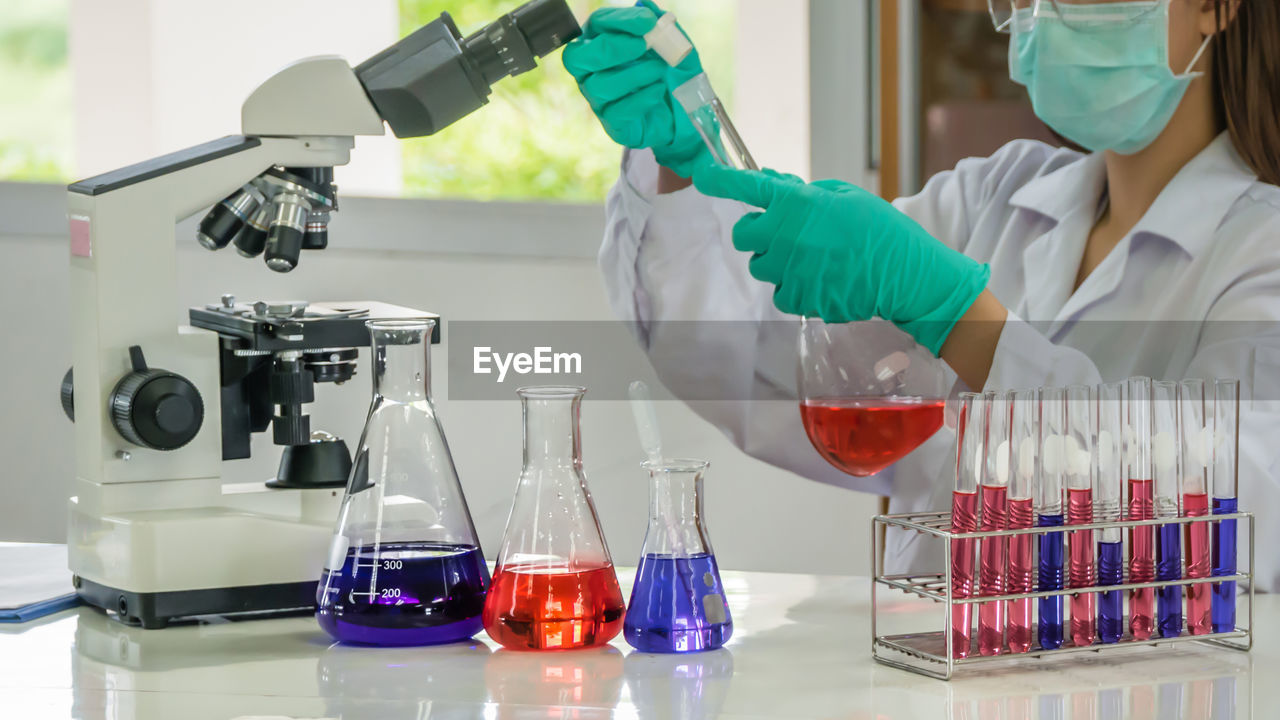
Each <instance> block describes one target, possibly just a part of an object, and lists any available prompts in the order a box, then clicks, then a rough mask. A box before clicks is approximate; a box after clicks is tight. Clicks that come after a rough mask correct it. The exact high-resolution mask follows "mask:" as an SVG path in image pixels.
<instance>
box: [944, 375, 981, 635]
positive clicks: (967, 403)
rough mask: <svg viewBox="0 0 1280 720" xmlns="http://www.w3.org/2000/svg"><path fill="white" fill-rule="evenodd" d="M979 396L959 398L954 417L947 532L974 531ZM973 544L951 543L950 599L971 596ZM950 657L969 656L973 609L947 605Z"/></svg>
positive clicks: (978, 474)
mask: <svg viewBox="0 0 1280 720" xmlns="http://www.w3.org/2000/svg"><path fill="white" fill-rule="evenodd" d="M985 405H986V404H985V403H984V402H983V399H982V396H981V395H978V394H977V393H961V394H960V413H959V415H958V416H957V424H956V437H957V440H958V443H957V446H956V484H955V491H954V492H953V493H952V496H951V531H952V532H956V533H971V532H976V531H977V530H978V479H979V478H980V477H981V476H982V464H983V457H984V455H985V449H984V446H985V444H986V429H987V428H986V413H985ZM976 546H977V540H976V539H974V538H963V537H962V538H956V539H954V540H952V541H951V597H953V598H956V599H961V598H968V597H972V596H973V592H974V572H973V570H974V559H975V554H976V553H975V551H976V549H977V548H976ZM950 633H951V635H950V637H951V656H952V657H955V658H964V657H968V656H969V652H970V650H971V647H972V640H973V605H971V604H969V603H965V604H963V605H956V604H952V605H951V628H950Z"/></svg>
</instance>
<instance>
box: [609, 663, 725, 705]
mask: <svg viewBox="0 0 1280 720" xmlns="http://www.w3.org/2000/svg"><path fill="white" fill-rule="evenodd" d="M623 670H624V672H625V674H626V677H627V690H628V692H629V693H630V695H631V702H632V703H633V704H634V705H635V709H636V712H637V714H638V715H639V716H640V718H641V720H667V719H668V718H680V719H681V720H701V719H702V718H714V717H718V716H719V715H720V712H721V710H722V709H723V708H724V701H725V697H726V696H727V695H728V694H729V685H730V683H731V682H732V680H733V653H732V652H730V651H729V650H727V649H725V648H721V649H719V650H713V651H711V652H704V653H692V654H688V655H650V654H646V653H631V654H630V655H628V656H627V659H626V662H625V663H623Z"/></svg>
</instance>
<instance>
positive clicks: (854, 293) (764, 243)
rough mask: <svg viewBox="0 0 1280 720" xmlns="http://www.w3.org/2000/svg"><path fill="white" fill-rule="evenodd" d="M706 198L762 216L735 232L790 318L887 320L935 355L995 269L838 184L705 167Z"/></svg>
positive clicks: (755, 272) (698, 181)
mask: <svg viewBox="0 0 1280 720" xmlns="http://www.w3.org/2000/svg"><path fill="white" fill-rule="evenodd" d="M693 180H694V184H695V185H696V186H697V188H698V190H700V191H701V192H702V193H704V194H706V195H712V196H715V197H721V198H729V199H733V200H739V201H741V202H744V203H746V204H748V205H754V206H756V207H760V208H764V212H762V213H751V214H749V215H747V216H746V217H744V218H743V219H742V220H740V221H739V222H738V224H737V225H736V226H735V227H734V229H733V245H734V247H736V248H737V249H738V250H741V251H743V252H749V253H754V254H755V256H754V257H753V258H752V259H751V263H750V270H751V274H752V276H754V277H755V278H757V279H759V280H762V281H764V282H768V283H772V284H774V285H776V286H777V289H776V291H775V292H774V296H773V301H774V304H775V305H777V306H778V309H779V310H781V311H782V312H785V313H789V314H793V315H803V316H805V317H818V318H822V319H823V320H825V321H826V322H830V323H845V322H855V321H861V320H870V319H872V318H884V319H885V320H889V321H891V322H893V323H894V324H895V325H897V326H898V327H899V328H901V329H902V330H904V331H906V332H907V333H908V334H910V335H911V336H912V337H914V338H915V339H916V341H917V342H919V343H920V344H921V345H923V346H925V347H926V348H928V349H929V350H930V351H932V352H933V354H934V355H937V354H938V353H939V351H940V350H941V349H942V344H943V343H944V342H946V340H947V336H948V335H950V334H951V330H952V329H953V328H954V327H955V324H956V321H958V320H959V319H960V318H961V316H963V315H964V314H965V312H967V311H968V310H969V306H971V305H973V302H974V301H975V300H977V299H978V296H979V295H981V294H982V291H983V290H984V289H986V287H987V281H988V280H989V279H990V277H991V269H990V268H989V267H988V266H986V265H983V264H980V263H978V262H977V261H975V260H973V259H971V258H968V257H965V256H964V255H963V254H961V253H959V252H956V251H955V250H952V249H951V248H949V247H947V246H946V245H943V244H942V243H941V242H939V241H938V240H937V239H935V238H933V237H932V236H931V235H929V233H928V232H926V231H925V229H924V228H922V227H920V225H919V224H917V223H916V222H915V221H914V220H912V219H911V218H910V217H907V216H906V215H905V214H903V213H902V212H900V211H899V210H898V209H897V208H895V207H893V206H892V205H890V204H889V203H887V202H885V201H884V200H882V199H880V198H879V197H877V196H875V195H872V194H871V193H869V192H867V191H865V190H863V189H861V188H858V187H856V186H854V185H850V184H848V183H844V182H840V181H838V180H823V181H821V182H816V183H812V184H806V183H805V182H804V181H802V180H800V179H799V178H796V177H794V176H790V175H781V174H778V173H775V172H772V171H765V172H752V171H749V170H734V169H731V168H725V167H721V166H718V165H705V166H700V167H699V168H698V170H697V172H696V173H695V175H694V178H693Z"/></svg>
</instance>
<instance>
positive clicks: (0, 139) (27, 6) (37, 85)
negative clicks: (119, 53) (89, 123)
mask: <svg viewBox="0 0 1280 720" xmlns="http://www.w3.org/2000/svg"><path fill="white" fill-rule="evenodd" d="M4 4H5V8H4V12H0V88H3V91H2V92H0V180H27V181H50V182H65V181H66V180H67V179H68V178H69V177H70V175H71V160H72V154H71V134H72V115H71V77H70V72H69V70H68V66H67V0H4Z"/></svg>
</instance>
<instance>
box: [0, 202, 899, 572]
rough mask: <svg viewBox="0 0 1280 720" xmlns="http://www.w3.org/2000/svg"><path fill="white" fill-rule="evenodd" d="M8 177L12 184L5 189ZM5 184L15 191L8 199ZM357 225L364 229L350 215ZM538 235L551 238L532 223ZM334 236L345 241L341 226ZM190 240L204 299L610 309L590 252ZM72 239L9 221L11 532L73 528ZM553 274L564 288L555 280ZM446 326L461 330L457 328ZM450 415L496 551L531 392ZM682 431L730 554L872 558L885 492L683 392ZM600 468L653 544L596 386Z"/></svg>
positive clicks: (339, 408) (362, 393) (190, 295)
mask: <svg viewBox="0 0 1280 720" xmlns="http://www.w3.org/2000/svg"><path fill="white" fill-rule="evenodd" d="M3 192H5V189H4V186H3V185H0V193H3ZM4 205H5V203H4V198H0V207H2V206H4ZM348 232H353V233H354V232H357V231H356V230H354V229H349V230H348ZM528 242H530V243H531V244H535V245H536V244H537V243H538V238H536V237H531V238H528ZM334 244H335V246H337V245H340V244H341V243H340V242H339V241H338V240H337V239H336V238H335V242H334ZM182 248H183V249H182V250H181V251H180V252H179V255H178V268H177V272H178V275H179V279H180V281H179V287H180V288H182V291H181V292H182V293H183V295H182V297H180V298H175V300H174V318H175V322H177V321H178V319H179V318H180V317H181V316H182V315H184V309H185V308H186V307H187V306H189V305H196V304H204V303H208V302H213V301H216V299H217V297H218V296H219V295H220V294H221V293H223V292H232V293H235V294H236V295H238V296H239V297H241V298H244V299H251V298H261V297H275V298H281V297H300V298H307V299H311V300H341V299H378V300H383V301H387V302H392V303H398V304H402V305H408V306H411V307H419V308H422V309H425V310H431V311H434V312H439V313H441V314H442V315H444V316H445V317H446V318H450V319H454V320H499V319H501V320H510V319H525V318H527V319H556V320H572V319H584V320H586V319H604V318H607V317H608V310H607V308H606V305H605V300H604V293H603V288H602V286H601V281H600V278H599V274H598V272H597V271H596V269H595V265H594V262H592V261H590V260H588V259H521V258H514V257H506V258H502V257H496V258H495V257H490V258H481V257H475V256H460V255H428V254H423V253H412V252H388V251H351V250H349V251H343V250H340V249H332V250H328V251H325V252H324V253H319V254H315V253H312V254H308V255H307V256H305V257H304V262H303V264H302V265H301V266H300V268H299V270H298V271H297V272H295V273H293V274H291V275H288V276H280V275H277V274H275V273H271V272H269V271H268V270H266V269H265V268H264V266H263V265H262V263H261V262H260V261H259V262H247V261H244V260H242V259H241V258H239V257H238V256H236V255H234V254H232V253H219V254H217V255H213V254H210V253H208V252H205V251H203V250H200V249H199V248H197V247H196V246H195V243H194V242H193V243H190V244H184V245H182ZM66 258H67V250H66V244H65V240H62V239H59V238H56V237H49V236H16V235H7V236H6V235H2V234H0V306H2V307H4V308H5V312H4V313H3V316H2V317H0V337H3V338H4V344H5V352H4V354H3V357H4V360H3V372H0V397H3V398H4V399H5V403H4V408H5V409H4V411H3V413H0V457H3V458H4V461H5V467H4V470H3V472H0V497H4V498H5V501H4V502H2V503H0V540H45V541H59V540H61V539H62V537H63V533H64V528H65V525H64V503H65V501H66V496H67V493H68V488H69V487H70V480H71V478H72V473H73V472H74V469H73V468H74V465H73V461H72V454H71V453H72V452H73V450H72V447H71V445H70V443H71V426H70V423H69V422H68V421H67V419H66V418H65V417H64V416H63V415H62V411H61V409H60V408H59V406H58V401H57V390H58V383H59V381H60V380H61V378H62V374H63V373H64V372H65V371H66V368H67V366H68V363H69V358H70V354H71V353H70V339H69V338H68V336H67V332H68V331H67V326H68V314H69V307H68V300H67V297H68V272H67V260H66ZM549 289H554V290H553V291H549ZM446 338H447V335H446ZM444 352H445V350H444V349H443V348H442V349H437V350H436V352H435V355H434V359H435V368H434V370H435V373H436V377H435V382H434V386H435V388H436V392H437V394H438V395H443V393H444V389H445V387H446V378H445V377H444V369H445V368H444V365H445V355H444ZM360 373H361V374H360V376H359V377H358V379H357V381H353V382H352V383H349V384H348V385H347V386H345V387H343V388H335V387H332V386H322V387H321V388H319V390H318V396H319V397H318V402H317V403H316V405H314V406H312V408H313V409H314V410H313V415H314V421H313V427H317V428H326V429H330V430H332V431H336V432H337V433H338V434H340V435H342V436H344V437H346V438H349V439H351V440H352V442H353V443H354V438H356V437H357V436H358V434H359V431H360V426H361V423H362V422H363V420H364V413H365V410H366V407H367V403H368V392H369V389H368V378H369V373H368V369H367V366H362V368H361V371H360ZM438 404H439V407H440V412H441V416H442V418H443V420H444V423H445V430H446V432H447V434H448V437H449V441H450V443H451V445H452V447H453V451H454V457H455V460H456V462H457V465H458V469H459V472H460V474H461V477H462V480H463V484H464V486H465V489H466V492H467V496H468V498H469V500H470V503H471V507H472V511H473V514H474V516H475V520H476V525H477V527H478V529H479V531H480V534H481V540H482V542H483V544H484V546H485V549H486V551H487V552H488V553H489V554H490V555H491V556H492V555H493V554H494V553H496V552H497V549H498V545H499V542H500V538H501V534H502V529H503V527H504V525H505V522H506V516H507V512H508V510H509V507H510V500H511V492H512V491H513V489H514V485H515V479H516V475H517V473H518V471H519V462H520V417H519V415H520V412H519V405H518V404H517V403H516V402H515V401H514V400H513V401H511V402H496V403H485V402H458V401H449V400H448V399H445V398H443V397H440V398H439V403H438ZM658 411H659V414H660V416H661V420H662V422H663V423H664V430H665V433H666V434H667V436H668V437H670V438H679V444H680V447H681V454H690V455H698V456H703V457H706V458H708V459H710V460H711V461H712V462H713V468H712V471H711V474H710V476H709V478H708V481H707V493H708V496H707V505H708V508H707V511H708V516H709V518H710V528H711V534H712V537H713V539H714V541H715V544H716V551H717V553H718V555H719V557H720V560H721V563H722V565H724V566H725V567H728V568H740V569H748V568H750V569H761V570H793V571H804V572H836V573H865V572H866V570H867V563H868V560H867V556H868V552H867V548H866V542H867V538H868V536H869V528H868V523H869V520H868V518H869V516H870V515H871V514H872V511H873V509H874V507H875V499H874V498H872V497H870V496H866V495H860V494H856V493H852V492H848V491H844V490H838V489H833V488H829V487H826V486H822V485H818V484H817V483H813V482H809V481H807V480H803V479H800V478H798V477H795V476H793V475H791V474H789V473H785V472H781V471H778V470H776V469H773V468H770V467H767V466H765V465H763V464H760V463H757V462H755V461H753V460H750V459H748V458H746V457H745V456H743V455H742V454H741V453H739V452H738V451H737V450H736V449H735V448H733V447H732V446H731V445H730V444H729V443H728V442H727V441H726V440H724V439H723V438H722V437H721V436H720V435H719V433H718V432H717V431H716V430H714V429H713V428H711V427H709V426H708V425H707V424H705V423H703V422H702V421H701V420H699V419H698V418H697V417H696V416H694V415H693V414H692V413H691V412H690V411H689V410H688V409H686V408H685V407H684V406H683V405H680V404H678V403H674V402H670V403H660V404H659V410H658ZM583 419H584V429H583V434H584V447H585V451H584V452H585V462H586V469H587V474H588V478H589V479H590V481H591V485H592V489H593V492H594V495H595V500H596V503H597V506H598V508H599V511H600V515H601V519H602V522H603V524H604V526H605V530H606V534H607V536H608V540H609V544H610V547H611V548H612V550H613V552H614V555H615V558H616V560H617V562H619V563H620V564H632V563H634V562H635V558H636V556H637V554H638V553H639V549H640V542H641V539H642V536H643V533H644V527H645V522H646V513H647V492H648V489H647V487H646V478H645V477H644V475H643V474H642V473H641V472H640V471H639V470H638V469H637V468H636V464H637V463H638V462H639V460H640V459H641V458H640V455H641V454H640V451H639V448H638V445H637V441H636V438H635V430H634V427H633V425H632V420H631V416H630V412H629V409H628V408H627V407H626V405H625V404H623V403H609V402H588V403H587V405H586V407H585V409H584V411H583ZM277 457H278V456H277V455H276V453H275V451H274V449H273V448H272V447H271V446H270V441H269V440H267V439H266V438H261V437H260V438H258V444H257V445H256V446H255V457H254V458H253V459H251V460H248V461H241V462H238V463H234V464H233V466H234V467H235V471H236V472H238V473H240V476H241V477H244V478H253V477H260V478H263V479H266V478H268V477H269V476H271V475H273V474H274V472H275V463H276V458H277Z"/></svg>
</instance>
